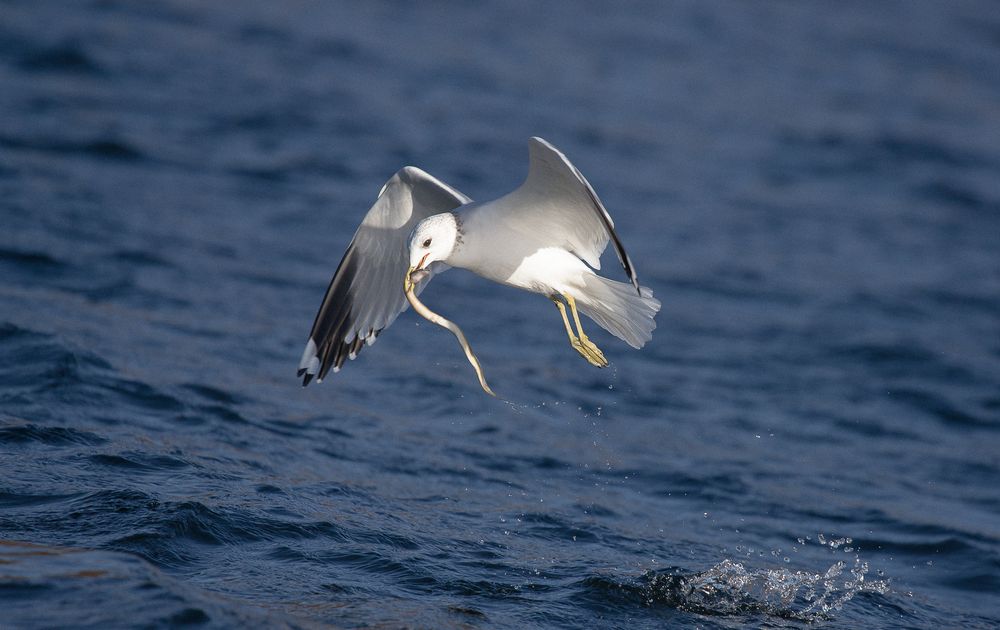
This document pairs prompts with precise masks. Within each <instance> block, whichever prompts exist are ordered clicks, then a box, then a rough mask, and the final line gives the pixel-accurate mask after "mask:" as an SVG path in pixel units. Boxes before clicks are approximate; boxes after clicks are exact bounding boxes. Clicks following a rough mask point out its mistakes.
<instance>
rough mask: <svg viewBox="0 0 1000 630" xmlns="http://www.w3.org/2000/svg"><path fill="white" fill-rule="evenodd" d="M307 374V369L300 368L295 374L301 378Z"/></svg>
mask: <svg viewBox="0 0 1000 630" xmlns="http://www.w3.org/2000/svg"><path fill="white" fill-rule="evenodd" d="M305 373H306V369H305V368H299V371H298V372H296V373H295V376H299V377H301V376H302V375H303V374H305Z"/></svg>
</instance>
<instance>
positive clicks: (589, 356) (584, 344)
mask: <svg viewBox="0 0 1000 630" xmlns="http://www.w3.org/2000/svg"><path fill="white" fill-rule="evenodd" d="M563 297H564V298H566V303H567V304H569V310H570V311H572V313H573V321H574V322H575V323H576V330H577V332H578V333H580V336H579V337H577V336H576V335H574V334H573V330H572V329H571V328H570V326H569V319H568V318H567V317H566V309H565V308H563V305H562V302H560V301H558V300H556V299H553V300H552V301H553V302H555V303H556V306H558V307H559V312H560V313H562V317H563V323H564V324H566V333H567V334H569V343H570V345H571V346H573V349H575V350H576V351H577V352H579V353H580V354H581V355H582V356H583V358H584V359H586V360H587V361H589V362H590V364H591V365H593V366H596V367H599V368H602V367H608V360H607V359H605V358H604V353H603V352H601V349H600V348H598V347H597V346H596V345H594V342H593V341H591V340H590V339H589V338H588V337H587V335H585V334H584V333H583V326H581V325H580V316H579V315H578V314H577V312H576V300H575V299H573V296H572V295H569V294H568V293H564V294H563Z"/></svg>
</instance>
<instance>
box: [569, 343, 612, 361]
mask: <svg viewBox="0 0 1000 630" xmlns="http://www.w3.org/2000/svg"><path fill="white" fill-rule="evenodd" d="M571 343H572V344H573V347H574V348H576V351H577V352H579V353H580V354H581V355H583V358H584V359H586V360H587V361H589V362H590V364H591V365H593V366H596V367H599V368H603V367H608V360H607V359H606V358H604V353H603V352H601V349H600V348H598V347H597V346H596V345H595V344H594V342H593V341H591V340H590V339H589V338H588V337H587V336H586V335H581V336H580V338H579V339H574V340H573V341H572V342H571Z"/></svg>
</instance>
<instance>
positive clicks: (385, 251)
mask: <svg viewBox="0 0 1000 630" xmlns="http://www.w3.org/2000/svg"><path fill="white" fill-rule="evenodd" d="M469 201H470V199H469V198H468V197H466V196H465V195H463V194H462V193H460V192H458V191H457V190H455V189H454V188H452V187H451V186H448V185H447V184H444V183H443V182H441V181H439V180H437V179H435V178H434V177H432V176H430V175H428V174H427V173H425V172H424V171H422V170H420V169H419V168H416V167H413V166H407V167H405V168H403V169H402V170H400V171H399V172H398V173H396V174H395V175H393V176H392V178H391V179H390V180H389V181H388V182H386V184H385V186H383V187H382V191H381V192H380V193H379V196H378V199H377V200H376V201H375V205H373V206H372V207H371V210H369V211H368V214H366V215H365V218H364V220H363V221H362V222H361V226H360V227H359V228H358V231H357V232H356V233H355V234H354V239H353V240H352V241H351V244H350V245H349V246H348V247H347V252H345V253H344V258H343V259H342V260H341V261H340V266H338V267H337V271H336V273H334V274H333V279H332V280H331V281H330V286H329V287H328V288H327V290H326V296H325V297H324V298H323V303H322V305H321V306H320V307H319V312H318V313H316V320H315V321H314V322H313V327H312V332H310V333H309V342H308V343H307V344H306V349H305V352H303V353H302V361H301V362H300V363H299V371H298V375H299V376H302V377H303V379H302V385H303V386H305V385H308V384H309V381H311V380H312V379H313V377H314V376H315V377H316V378H317V379H318V380H322V379H323V378H324V377H325V376H326V374H327V372H328V371H329V370H330V368H331V367H332V368H333V371H334V372H336V371H338V370H339V369H340V368H341V366H342V365H344V361H346V360H347V359H353V358H354V357H355V356H357V354H358V352H360V351H361V348H363V347H364V346H365V345H371V344H373V343H375V338H376V337H377V336H378V334H379V333H380V332H382V330H384V329H385V328H386V327H388V326H389V325H390V324H392V322H393V321H395V319H396V317H397V316H399V314H400V313H402V312H403V311H404V310H406V307H407V303H406V296H405V295H404V294H403V276H404V275H405V274H406V269H407V265H408V263H409V253H408V251H407V241H408V239H409V237H410V233H411V232H412V231H413V228H414V227H416V225H417V223H420V221H422V220H423V219H425V218H427V217H429V216H431V215H434V214H439V213H441V212H448V211H449V210H453V209H455V208H457V207H458V206H460V205H462V204H465V203H468V202H469ZM445 268H447V267H445V266H444V265H438V266H437V268H435V267H434V266H433V265H432V266H431V268H430V273H429V274H428V275H427V276H426V277H425V278H424V279H422V280H421V281H420V282H419V283H418V284H417V289H416V290H417V292H418V293H419V292H420V291H421V290H423V288H424V287H425V286H427V283H428V282H429V281H430V278H431V276H433V274H434V272H435V271H442V270H443V269H445Z"/></svg>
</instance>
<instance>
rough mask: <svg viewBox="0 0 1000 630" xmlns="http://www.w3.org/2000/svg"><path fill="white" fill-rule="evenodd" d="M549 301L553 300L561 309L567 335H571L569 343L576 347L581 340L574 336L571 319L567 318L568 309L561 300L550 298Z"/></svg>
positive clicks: (560, 312)
mask: <svg viewBox="0 0 1000 630" xmlns="http://www.w3.org/2000/svg"><path fill="white" fill-rule="evenodd" d="M549 299H550V300H552V303H553V304H555V305H556V308H558V309H559V314H560V315H562V318H563V324H565V325H566V334H567V335H569V342H570V344H572V345H574V346H575V344H576V343H577V342H579V339H577V338H576V335H574V334H573V328H572V327H571V326H570V325H569V318H568V317H566V307H565V306H564V305H563V303H562V302H561V301H560V300H559V298H554V297H550V298H549Z"/></svg>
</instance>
